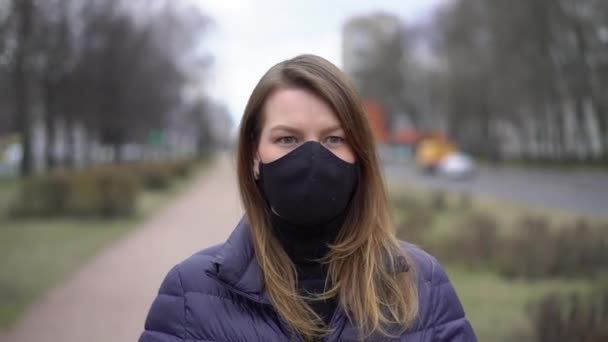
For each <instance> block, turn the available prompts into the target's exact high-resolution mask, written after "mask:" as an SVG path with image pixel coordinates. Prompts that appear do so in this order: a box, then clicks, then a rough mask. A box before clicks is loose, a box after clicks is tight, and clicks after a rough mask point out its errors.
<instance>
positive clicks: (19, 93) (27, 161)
mask: <svg viewBox="0 0 608 342" xmlns="http://www.w3.org/2000/svg"><path fill="white" fill-rule="evenodd" d="M13 7H14V8H15V10H16V14H17V17H18V32H17V35H18V36H17V49H16V51H15V73H14V77H15V78H14V86H15V111H16V112H17V122H18V123H17V125H18V129H19V131H20V133H21V146H22V150H23V157H22V158H21V166H20V174H21V176H22V177H27V176H30V175H31V174H32V173H33V161H34V158H33V151H32V113H31V108H30V101H31V99H30V89H29V88H30V87H29V78H28V65H27V64H28V60H29V45H30V38H31V31H32V3H31V0H13Z"/></svg>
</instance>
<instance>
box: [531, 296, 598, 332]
mask: <svg viewBox="0 0 608 342" xmlns="http://www.w3.org/2000/svg"><path fill="white" fill-rule="evenodd" d="M529 312H530V318H531V321H532V324H533V327H534V332H535V334H536V338H537V339H538V341H539V342H554V341H581V342H605V341H608V286H605V287H603V288H598V289H596V290H593V291H591V292H590V293H585V294H581V293H578V294H576V293H573V294H558V293H552V294H549V295H546V296H545V297H543V298H542V299H540V300H538V301H537V302H533V303H532V304H531V305H530V308H529Z"/></svg>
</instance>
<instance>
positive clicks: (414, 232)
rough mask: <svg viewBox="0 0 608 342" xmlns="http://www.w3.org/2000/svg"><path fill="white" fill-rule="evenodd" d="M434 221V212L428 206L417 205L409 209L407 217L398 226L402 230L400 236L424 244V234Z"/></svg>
mask: <svg viewBox="0 0 608 342" xmlns="http://www.w3.org/2000/svg"><path fill="white" fill-rule="evenodd" d="M432 222H433V212H432V211H431V210H429V209H428V208H424V207H417V208H412V209H410V210H408V211H407V213H406V216H405V219H404V220H403V221H402V222H401V224H400V225H399V227H398V228H397V229H398V231H399V232H400V238H402V239H404V240H406V241H408V242H412V243H416V244H422V240H423V237H422V234H423V233H424V232H425V230H427V229H429V228H430V226H431V224H432Z"/></svg>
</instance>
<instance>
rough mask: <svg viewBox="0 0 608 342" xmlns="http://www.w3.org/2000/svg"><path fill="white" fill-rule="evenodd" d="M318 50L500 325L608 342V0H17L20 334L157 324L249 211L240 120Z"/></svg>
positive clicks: (11, 189)
mask: <svg viewBox="0 0 608 342" xmlns="http://www.w3.org/2000/svg"><path fill="white" fill-rule="evenodd" d="M301 53H313V54H318V55H321V56H323V57H325V58H327V59H329V60H331V61H332V62H334V63H335V64H337V65H338V66H340V67H341V68H342V69H343V70H344V71H345V72H346V73H347V74H348V75H349V76H350V77H351V79H352V80H353V81H354V83H355V85H356V87H357V88H358V90H359V91H360V93H361V94H362V96H363V98H364V102H365V107H366V110H367V113H368V117H369V121H370V124H371V126H372V128H373V132H374V135H375V137H376V140H377V142H378V147H379V150H380V154H381V157H382V161H383V164H384V168H385V173H386V176H387V182H388V185H389V188H390V192H391V196H392V198H393V206H394V217H395V222H396V225H397V229H398V235H399V237H400V238H402V239H405V240H408V241H411V242H413V243H415V244H417V245H419V246H421V247H422V248H424V249H426V250H428V251H429V252H431V253H432V254H433V255H435V256H437V257H438V258H439V260H440V261H441V262H442V263H443V264H444V265H445V266H446V269H447V271H448V274H449V276H450V278H451V279H452V281H453V283H454V285H455V287H456V289H457V291H458V293H459V295H460V297H461V300H462V302H463V305H464V307H465V311H466V312H467V315H468V316H469V319H470V320H471V322H472V324H473V327H474V328H475V330H476V332H477V333H478V336H479V339H480V340H481V341H541V342H544V341H562V340H563V341H594V342H598V341H608V2H607V1H604V0H535V1H524V0H514V1H500V0H425V1H422V0H419V1H416V0H401V1H397V0H377V1H369V0H367V1H364V0H356V1H345V0H340V1H334V2H331V3H328V2H321V1H307V2H303V1H300V2H284V1H275V0H256V1H253V0H250V1H238V2H237V1H221V2H220V1H212V0H174V1H170V0H129V1H127V0H0V341H11V342H12V341H35V340H41V337H40V336H43V338H42V339H44V340H48V341H82V340H87V341H123V340H124V341H127V340H134V339H136V336H137V335H138V334H139V332H140V331H141V330H142V329H143V320H144V317H145V313H146V312H147V309H148V307H149V305H150V303H151V301H152V299H153V298H154V295H155V292H156V290H157V289H158V285H159V284H160V281H161V280H162V278H163V276H164V274H165V273H166V271H168V269H169V267H170V265H173V264H175V263H177V262H179V261H180V260H181V259H183V258H185V257H187V256H188V255H190V254H192V253H194V252H195V251H196V250H198V249H201V248H204V247H206V246H207V245H209V244H211V243H216V242H220V241H223V240H224V239H225V238H226V236H227V235H228V234H229V233H230V231H231V229H232V228H233V227H234V224H236V222H237V221H238V218H239V215H240V214H241V212H240V208H239V207H238V193H237V190H236V184H235V175H234V164H233V162H232V161H231V159H232V158H233V156H232V152H233V149H232V147H233V145H234V138H235V135H236V129H237V125H238V122H239V120H240V116H241V114H242V112H243V109H244V106H245V104H246V101H247V99H248V97H249V95H250V93H251V91H252V89H253V87H254V86H255V84H256V83H257V81H258V80H259V78H260V77H261V76H262V74H263V73H264V72H265V71H266V70H267V69H268V68H269V67H271V66H272V65H274V64H275V63H277V62H279V61H281V60H284V59H287V58H290V57H294V56H295V55H297V54H301ZM216 227H217V229H216ZM133 274H136V275H137V276H138V278H139V279H140V280H139V281H133V279H132V276H133ZM119 293H120V294H119ZM121 294H122V295H121ZM126 294H128V295H126ZM87 300H88V302H87ZM118 307H119V308H120V309H118ZM91 310H92V311H93V312H94V314H93V316H90V311H91ZM118 311H120V312H123V314H122V316H121V315H119V314H118V313H117V312H118ZM87 315H89V316H87ZM86 317H88V318H89V319H85V318H86ZM92 317H95V319H93V318H92ZM79 319H80V320H82V321H81V322H79V323H78V324H76V325H77V326H79V327H80V330H79V329H75V330H74V329H72V328H70V327H71V326H73V325H75V323H74V321H75V320H76V321H77V320H79ZM112 319H115V321H112ZM100 322H106V323H108V322H113V323H112V324H113V325H112V326H113V327H114V329H111V330H112V331H108V330H107V329H104V325H103V324H101V323H100ZM36 334H39V335H36ZM79 334H80V335H79Z"/></svg>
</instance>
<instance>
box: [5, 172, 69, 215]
mask: <svg viewBox="0 0 608 342" xmlns="http://www.w3.org/2000/svg"><path fill="white" fill-rule="evenodd" d="M69 194H70V176H69V174H68V173H67V172H64V171H57V172H52V173H48V174H46V175H41V176H35V177H32V178H30V179H28V180H27V181H25V183H24V184H23V186H22V188H21V191H20V192H19V194H18V196H17V199H16V201H15V203H14V204H13V205H12V209H11V213H12V214H13V215H15V216H56V215H62V214H64V213H65V210H66V205H67V201H68V198H69Z"/></svg>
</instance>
